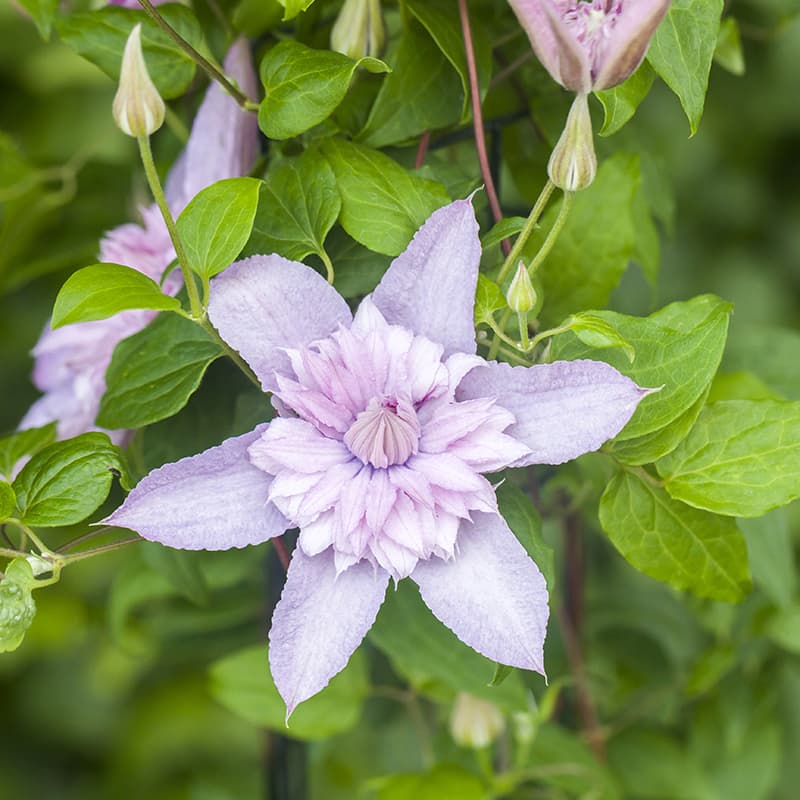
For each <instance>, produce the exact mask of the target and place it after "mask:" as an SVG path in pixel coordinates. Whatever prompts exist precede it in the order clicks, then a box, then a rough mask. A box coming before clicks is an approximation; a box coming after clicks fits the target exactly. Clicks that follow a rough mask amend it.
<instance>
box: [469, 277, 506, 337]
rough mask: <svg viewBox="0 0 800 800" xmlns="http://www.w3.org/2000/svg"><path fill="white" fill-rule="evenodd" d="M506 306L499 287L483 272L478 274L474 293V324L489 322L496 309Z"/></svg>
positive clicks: (499, 309) (500, 309)
mask: <svg viewBox="0 0 800 800" xmlns="http://www.w3.org/2000/svg"><path fill="white" fill-rule="evenodd" d="M506 308H508V303H506V298H505V295H504V294H503V291H502V290H501V289H500V287H499V286H498V285H497V284H496V283H495V282H494V281H493V280H491V279H490V278H487V277H486V276H485V275H483V274H479V275H478V286H477V289H476V293H475V324H476V325H481V324H489V323H491V322H492V321H493V320H494V315H495V314H496V313H497V312H498V311H502V310H504V309H506Z"/></svg>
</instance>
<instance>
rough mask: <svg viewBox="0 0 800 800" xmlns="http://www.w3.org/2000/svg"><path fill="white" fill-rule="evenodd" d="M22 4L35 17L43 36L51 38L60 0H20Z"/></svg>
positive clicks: (34, 19)
mask: <svg viewBox="0 0 800 800" xmlns="http://www.w3.org/2000/svg"><path fill="white" fill-rule="evenodd" d="M20 5H21V6H22V7H23V8H24V9H25V10H26V11H28V12H29V13H30V15H31V16H32V17H33V21H34V22H35V23H36V27H37V28H38V29H39V33H40V34H41V36H42V38H43V39H49V38H50V29H51V28H52V26H53V19H54V18H55V15H56V10H57V9H58V0H20Z"/></svg>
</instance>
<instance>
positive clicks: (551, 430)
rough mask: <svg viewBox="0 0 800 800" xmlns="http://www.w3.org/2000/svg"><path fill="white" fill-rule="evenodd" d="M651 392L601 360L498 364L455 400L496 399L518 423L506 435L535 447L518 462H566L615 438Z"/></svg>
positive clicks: (470, 380)
mask: <svg viewBox="0 0 800 800" xmlns="http://www.w3.org/2000/svg"><path fill="white" fill-rule="evenodd" d="M646 394H648V390H647V389H640V388H639V387H638V386H637V385H636V384H635V383H634V382H633V381H632V380H631V379H630V378H626V377H625V376H624V375H622V374H620V373H619V372H617V370H615V369H614V368H613V367H611V366H609V365H608V364H604V363H603V362H601V361H556V362H555V363H553V364H537V365H536V366H533V367H511V366H509V365H508V364H499V363H497V362H495V361H493V362H490V363H487V364H486V365H485V366H482V367H478V368H477V369H474V370H472V372H470V373H468V374H467V375H466V377H465V378H464V379H463V380H462V381H461V384H460V385H459V387H458V391H457V392H456V397H457V398H458V399H459V400H461V399H469V398H474V397H493V398H495V399H496V400H497V403H498V405H500V406H502V407H503V408H505V409H507V410H508V411H510V412H511V413H512V414H513V415H514V416H515V417H516V420H517V421H516V422H515V423H514V424H513V425H511V426H510V427H509V428H507V429H506V431H505V433H507V434H508V435H509V436H513V437H514V438H515V439H518V440H519V441H521V442H522V443H523V444H525V445H527V446H528V447H529V448H530V453H529V454H528V455H526V456H524V457H522V458H520V459H519V460H518V461H516V462H515V463H514V465H513V466H517V467H522V466H526V465H528V464H562V463H563V462H565V461H569V460H570V459H573V458H577V457H578V456H580V455H582V454H583V453H589V452H591V451H592V450H596V449H597V448H598V447H600V445H601V444H603V442H605V441H606V440H607V439H610V438H611V437H612V436H616V434H618V433H619V432H620V431H621V430H622V428H623V427H624V426H625V423H626V422H627V421H628V420H629V419H630V418H631V416H632V415H633V412H634V411H635V410H636V406H637V405H638V404H639V401H640V400H641V399H642V398H643V397H644V396H645V395H646Z"/></svg>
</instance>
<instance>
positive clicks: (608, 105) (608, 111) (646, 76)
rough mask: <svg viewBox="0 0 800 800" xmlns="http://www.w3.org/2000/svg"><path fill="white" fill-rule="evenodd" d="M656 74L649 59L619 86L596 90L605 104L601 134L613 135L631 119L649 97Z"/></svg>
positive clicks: (598, 96)
mask: <svg viewBox="0 0 800 800" xmlns="http://www.w3.org/2000/svg"><path fill="white" fill-rule="evenodd" d="M655 78H656V75H655V72H654V71H653V68H652V67H651V66H650V65H649V63H648V62H647V61H643V62H642V65H641V66H640V67H639V69H637V70H636V72H634V73H633V75H631V76H630V78H628V80H626V81H625V82H624V83H621V84H620V85H619V86H614V87H613V88H611V89H605V90H603V91H601V92H596V93H595V94H596V97H597V99H598V100H599V101H600V102H601V103H602V105H603V111H604V112H605V119H604V120H603V127H602V128H600V131H599V133H600V135H601V136H611V135H612V134H614V133H616V132H617V131H618V130H620V128H622V126H623V125H625V124H626V123H627V122H629V121H630V120H631V118H632V117H633V115H634V114H635V113H636V109H637V108H638V107H639V104H640V103H641V102H642V100H644V99H645V97H647V95H648V94H649V92H650V89H651V88H652V86H653V81H654V80H655Z"/></svg>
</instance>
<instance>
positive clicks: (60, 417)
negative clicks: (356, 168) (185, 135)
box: [20, 39, 258, 444]
mask: <svg viewBox="0 0 800 800" xmlns="http://www.w3.org/2000/svg"><path fill="white" fill-rule="evenodd" d="M225 69H226V71H227V72H228V73H229V74H230V75H232V76H233V77H235V78H236V79H237V80H238V81H239V82H240V84H241V85H242V87H243V88H244V89H245V90H246V91H249V92H251V93H254V92H255V89H256V78H255V74H254V72H253V67H252V63H251V59H250V52H249V49H248V46H247V43H246V41H245V40H244V39H240V40H239V41H237V42H236V43H235V44H234V45H233V46H232V47H231V49H230V51H229V53H228V56H227V58H226V60H225ZM257 146H258V130H257V121H256V118H255V115H254V114H250V113H248V112H246V111H242V110H241V109H240V108H239V106H238V105H237V103H236V101H235V100H233V98H231V97H229V96H228V95H227V94H225V92H224V91H223V90H222V89H221V88H220V87H219V86H218V85H217V84H214V85H212V86H211V87H210V88H209V90H208V93H207V94H206V97H205V99H204V100H203V103H202V105H201V106H200V109H199V110H198V113H197V117H196V118H195V121H194V124H193V126H192V131H191V135H190V137H189V141H188V143H187V145H186V147H185V149H184V150H183V152H182V154H181V155H180V156H179V158H178V160H177V161H176V163H175V166H174V167H173V168H172V171H171V172H170V175H169V177H168V179H167V184H166V196H167V201H168V203H169V206H170V209H171V210H172V212H173V214H175V215H177V214H179V213H180V212H181V211H182V210H183V208H184V206H185V205H186V204H187V203H188V202H189V200H190V199H191V198H192V197H193V196H194V195H195V194H196V193H197V192H199V191H200V190H201V189H203V188H205V187H206V186H209V185H210V184H212V183H214V182H215V181H218V180H221V179H223V178H232V177H238V176H241V175H245V174H247V173H248V172H249V171H250V168H251V167H252V165H253V163H254V161H255V158H256V151H257ZM141 216H142V224H141V225H138V224H127V225H121V226H120V227H118V228H114V229H113V230H112V231H109V232H108V233H107V234H106V235H105V237H104V238H103V239H102V241H101V242H100V255H99V260H100V261H101V262H111V263H116V264H124V265H125V266H128V267H133V268H134V269H138V270H139V271H140V272H143V273H144V274H145V275H148V276H149V277H151V278H152V279H153V280H155V281H160V280H161V279H162V277H163V275H164V271H165V270H166V268H167V267H168V266H169V265H170V263H171V262H172V261H173V260H174V259H175V251H174V249H173V247H172V242H171V241H170V238H169V234H168V232H167V228H166V225H165V223H164V220H163V219H162V217H161V214H160V213H159V211H158V208H157V206H156V205H152V206H149V207H146V208H142V209H141ZM180 287H181V278H180V274H179V273H178V272H173V273H172V274H171V275H170V276H169V277H168V278H167V280H166V281H165V283H164V290H165V291H166V292H168V293H170V294H175V293H176V292H177V291H178V290H179V289H180ZM154 316H155V312H152V311H138V310H133V311H123V312H121V313H119V314H116V315H114V316H113V317H110V318H109V319H105V320H98V321H95V322H80V323H77V324H75V325H67V326H65V327H63V328H58V329H56V330H54V331H53V330H50V327H49V325H48V326H47V327H46V328H45V330H44V332H43V333H42V335H41V337H40V338H39V341H38V343H37V344H36V346H35V347H34V350H33V355H34V358H35V364H34V369H33V382H34V384H35V386H36V388H37V389H39V390H40V391H41V392H43V393H44V394H43V396H42V397H41V398H40V399H39V400H37V401H36V402H35V403H34V404H33V405H32V406H31V408H30V409H29V410H28V412H27V414H26V415H25V417H24V418H23V420H22V422H21V423H20V428H23V429H24V428H35V427H38V426H41V425H46V424H47V423H49V422H53V421H56V422H57V423H58V437H59V438H60V439H67V438H69V437H71V436H77V435H78V434H81V433H85V432H86V431H90V430H98V428H97V427H96V426H95V417H96V416H97V411H98V409H99V407H100V400H101V398H102V396H103V393H104V392H105V387H106V384H105V373H106V369H107V367H108V365H109V363H110V361H111V356H112V354H113V352H114V348H115V347H116V346H117V344H118V343H119V342H120V341H121V340H122V339H124V338H126V337H127V336H131V335H132V334H134V333H136V332H137V331H139V330H141V329H142V328H143V327H144V326H145V325H147V323H148V322H150V320H152V318H153V317H154ZM107 433H109V435H110V436H111V438H112V439H113V440H114V441H115V442H116V443H118V444H121V443H123V442H124V441H125V440H126V439H127V437H128V431H124V430H119V431H107Z"/></svg>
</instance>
